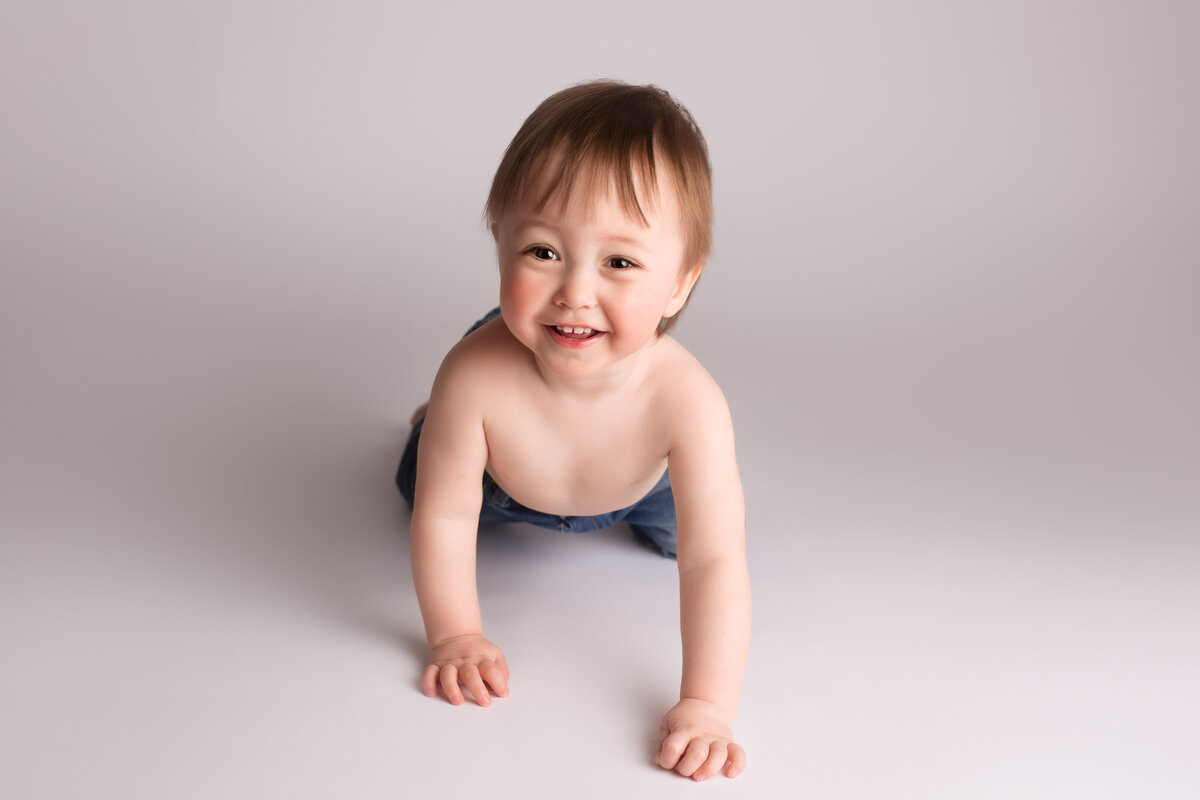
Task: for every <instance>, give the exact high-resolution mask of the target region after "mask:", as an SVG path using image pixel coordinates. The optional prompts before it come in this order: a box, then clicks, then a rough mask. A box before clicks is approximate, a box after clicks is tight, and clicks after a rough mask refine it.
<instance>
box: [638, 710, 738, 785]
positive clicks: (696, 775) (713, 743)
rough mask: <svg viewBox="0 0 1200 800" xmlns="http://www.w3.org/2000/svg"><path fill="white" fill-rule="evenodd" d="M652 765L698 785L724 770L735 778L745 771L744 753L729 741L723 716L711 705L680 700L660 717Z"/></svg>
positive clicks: (727, 728) (730, 730) (730, 739)
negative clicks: (674, 772)
mask: <svg viewBox="0 0 1200 800" xmlns="http://www.w3.org/2000/svg"><path fill="white" fill-rule="evenodd" d="M655 762H657V763H658V765H659V766H660V767H663V768H664V769H673V770H675V771H676V772H678V773H679V774H680V775H684V776H691V777H692V778H693V779H694V780H698V781H702V780H705V779H706V778H711V777H712V776H713V775H716V774H717V773H719V772H721V771H722V770H724V772H725V775H726V776H728V777H730V778H736V777H737V776H738V775H740V774H741V773H742V770H744V769H745V768H746V751H745V750H743V749H742V748H741V745H738V744H735V743H734V741H733V730H732V729H731V728H730V727H729V722H728V721H727V720H726V714H725V712H723V711H722V710H721V709H720V708H718V707H717V706H715V705H714V704H712V703H709V702H706V701H704V700H697V699H695V698H690V697H689V698H684V699H683V700H680V701H679V702H678V703H676V704H675V707H674V708H672V709H671V710H670V711H668V712H667V715H666V716H665V717H663V721H662V725H661V726H659V732H658V756H657V757H656V758H655Z"/></svg>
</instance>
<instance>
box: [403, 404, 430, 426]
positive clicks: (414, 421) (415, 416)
mask: <svg viewBox="0 0 1200 800" xmlns="http://www.w3.org/2000/svg"><path fill="white" fill-rule="evenodd" d="M428 409H429V403H428V402H424V403H421V406H420V408H418V409H417V410H416V411H414V412H413V415H412V417H411V418H410V419H409V420H408V424H409V425H411V426H416V424H417V420H419V419H420V418H421V417H423V416H425V412H426V411H427V410H428Z"/></svg>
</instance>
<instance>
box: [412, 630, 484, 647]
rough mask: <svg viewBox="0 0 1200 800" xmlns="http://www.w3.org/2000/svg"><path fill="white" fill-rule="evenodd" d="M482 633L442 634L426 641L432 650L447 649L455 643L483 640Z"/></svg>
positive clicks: (429, 637)
mask: <svg viewBox="0 0 1200 800" xmlns="http://www.w3.org/2000/svg"><path fill="white" fill-rule="evenodd" d="M482 638H483V632H482V631H464V632H461V633H450V634H441V635H439V636H437V637H434V636H428V637H426V639H425V641H426V643H427V644H428V645H429V649H430V650H437V649H438V648H439V647H445V646H446V645H448V644H452V643H454V642H460V641H465V640H468V639H482Z"/></svg>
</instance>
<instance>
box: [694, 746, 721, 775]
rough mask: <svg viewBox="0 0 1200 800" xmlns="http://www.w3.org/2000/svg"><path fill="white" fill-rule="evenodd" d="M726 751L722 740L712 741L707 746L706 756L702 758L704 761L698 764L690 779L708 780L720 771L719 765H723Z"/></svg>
mask: <svg viewBox="0 0 1200 800" xmlns="http://www.w3.org/2000/svg"><path fill="white" fill-rule="evenodd" d="M727 752H728V751H727V750H726V747H725V743H724V742H721V741H717V742H713V743H712V746H711V747H709V748H708V758H706V759H704V763H703V764H701V765H700V768H699V769H697V770H696V771H695V772H693V773H692V779H693V780H697V781H703V780H708V779H709V778H711V777H712V776H713V775H716V774H717V773H718V772H720V771H721V767H723V766H725V758H726V755H727Z"/></svg>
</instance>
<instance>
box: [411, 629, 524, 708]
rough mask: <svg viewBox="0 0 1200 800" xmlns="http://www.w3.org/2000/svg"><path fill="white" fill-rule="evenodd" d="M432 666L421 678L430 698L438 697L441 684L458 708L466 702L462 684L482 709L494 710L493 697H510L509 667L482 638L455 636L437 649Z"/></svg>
mask: <svg viewBox="0 0 1200 800" xmlns="http://www.w3.org/2000/svg"><path fill="white" fill-rule="evenodd" d="M429 662H430V663H429V666H427V667H426V668H425V674H424V675H422V676H421V688H422V689H424V690H425V696H426V697H437V693H438V691H437V687H438V684H439V683H440V684H441V687H442V689H443V691H445V693H446V699H447V700H449V701H450V702H451V703H453V704H454V705H456V706H461V705H462V704H463V703H464V702H466V701H465V700H464V699H463V695H462V690H460V689H459V688H458V686H459V684H462V685H463V686H466V687H467V689H468V690H469V691H470V692H471V694H472V695H473V696H474V697H475V702H476V703H478V704H479V705H481V706H490V705H491V704H492V697H491V695H490V694H488V687H491V690H492V693H493V694H495V695H496V696H497V697H508V663H507V662H506V661H505V660H504V653H502V652H500V648H499V647H496V645H494V644H492V643H491V642H489V641H488V640H487V639H485V638H483V637H482V636H480V635H478V634H468V635H466V636H455V637H454V638H452V639H447V640H446V641H444V642H441V643H440V644H438V645H437V646H436V647H434V648H433V655H432V656H430V658H429Z"/></svg>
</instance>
